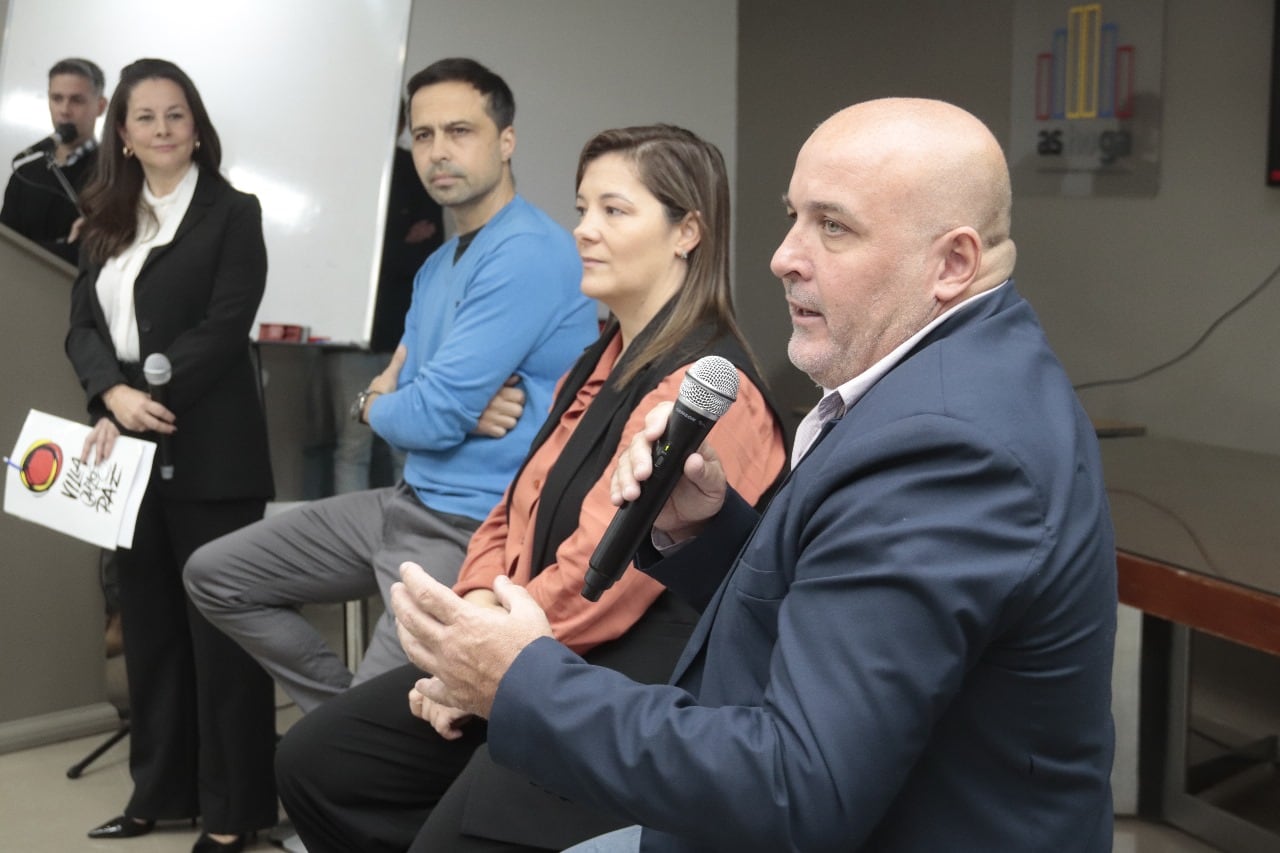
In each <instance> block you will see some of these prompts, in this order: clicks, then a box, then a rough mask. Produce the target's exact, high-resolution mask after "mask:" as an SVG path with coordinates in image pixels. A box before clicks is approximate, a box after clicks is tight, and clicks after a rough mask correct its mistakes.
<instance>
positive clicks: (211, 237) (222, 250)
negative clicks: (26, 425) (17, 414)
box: [66, 171, 273, 500]
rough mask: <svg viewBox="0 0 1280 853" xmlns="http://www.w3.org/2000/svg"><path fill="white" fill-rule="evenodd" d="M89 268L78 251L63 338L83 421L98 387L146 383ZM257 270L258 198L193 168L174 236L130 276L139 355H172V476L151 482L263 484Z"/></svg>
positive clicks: (191, 489)
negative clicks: (255, 350)
mask: <svg viewBox="0 0 1280 853" xmlns="http://www.w3.org/2000/svg"><path fill="white" fill-rule="evenodd" d="M100 270H101V267H100V266H97V265H94V264H92V263H91V262H90V261H89V260H88V259H87V258H84V257H82V259H81V263H80V272H79V275H78V276H77V277H76V281H75V284H74V285H73V286H72V290H71V329H70V331H69V332H68V333H67V340H66V351H67V355H68V357H69V358H70V359H71V363H72V366H73V368H74V369H75V372H76V376H77V377H78V378H79V380H80V384H81V386H82V387H83V388H84V390H85V394H86V396H87V397H88V407H89V414H90V417H91V418H92V420H93V421H97V420H98V419H99V418H101V417H105V416H107V415H108V412H107V408H106V405H105V404H104V403H103V402H102V393H103V392H104V391H106V390H107V389H108V388H110V387H112V386H113V385H116V384H118V383H121V382H123V383H126V384H128V385H131V386H133V387H135V388H139V389H142V390H146V382H145V380H144V379H143V376H142V367H141V365H140V364H134V363H127V364H122V363H121V362H120V361H119V360H118V359H117V358H116V354H115V347H114V345H113V344H112V342H111V336H110V333H109V331H108V327H107V320H106V315H105V314H104V313H103V311H102V306H101V304H100V303H99V301H98V296H97V287H96V285H97V281H98V274H99V272H100ZM266 277H267V250H266V245H265V243H264V242H263V238H262V208H261V206H260V205H259V204H258V200H257V198H255V197H254V196H252V195H248V194H246V193H242V192H239V191H237V190H235V189H234V188H233V187H232V186H231V185H230V184H228V183H227V182H226V180H225V179H223V178H222V177H221V176H220V175H217V174H211V173H209V172H207V171H202V172H201V173H200V176H199V179H198V181H197V183H196V188H195V193H194V195H193V197H192V199H191V205H190V206H189V207H188V209H187V213H186V215H185V216H184V217H183V219H182V222H181V223H180V224H179V225H178V230H177V232H176V233H175V234H174V237H173V240H172V241H170V242H169V243H168V244H167V245H164V246H158V247H156V248H154V249H152V250H151V253H150V255H148V257H147V259H146V261H145V262H144V264H143V266H142V270H141V271H140V272H139V274H138V278H137V281H136V283H135V286H134V296H133V301H134V310H135V313H136V315H137V320H138V340H139V344H140V352H141V355H142V358H143V360H145V359H146V357H147V356H148V355H151V354H152V353H157V352H159V353H164V354H165V355H166V356H168V358H169V361H170V363H171V364H172V365H173V378H172V380H171V381H170V382H169V399H168V407H169V409H170V410H171V411H173V413H174V415H175V417H176V426H177V432H175V433H174V435H173V437H172V446H173V461H174V476H173V479H172V480H161V479H159V477H158V476H156V475H155V473H154V471H153V478H152V484H151V487H150V488H152V489H159V495H160V496H163V497H168V498H177V499H184V500H223V499H240V498H263V499H270V498H271V497H272V496H273V483H272V477H271V464H270V458H269V453H268V447H267V427H266V417H265V415H264V413H263V407H262V399H261V395H260V393H259V386H258V380H257V373H256V370H255V368H254V362H253V358H252V354H251V351H250V343H249V332H250V329H251V328H252V324H253V318H254V315H255V314H256V313H257V310H258V304H259V302H260V301H261V299H262V293H263V290H264V289H265V287H266ZM122 432H126V434H128V433H127V431H124V430H123V429H122ZM133 434H134V435H137V434H136V433H133ZM139 437H142V438H149V439H154V438H155V437H156V436H155V434H153V433H147V434H142V435H140V436H139Z"/></svg>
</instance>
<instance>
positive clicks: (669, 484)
mask: <svg viewBox="0 0 1280 853" xmlns="http://www.w3.org/2000/svg"><path fill="white" fill-rule="evenodd" d="M715 423H716V422H715V421H713V420H710V419H709V418H706V417H703V416H702V415H700V414H698V413H696V412H693V411H692V410H690V409H688V408H686V407H685V406H683V405H682V404H681V403H679V402H677V403H676V407H675V408H674V409H673V410H672V412H671V419H670V420H669V421H668V422H667V429H666V432H664V433H663V435H662V438H660V439H659V440H658V442H657V443H656V444H655V445H654V446H653V474H652V475H651V476H650V477H649V479H647V480H645V481H644V482H643V483H641V484H640V497H638V498H636V499H635V501H629V502H626V503H624V504H622V506H620V507H618V511H617V512H616V513H614V516H613V520H612V521H610V522H609V527H608V528H607V529H606V530H605V532H604V535H603V536H602V537H600V542H599V544H597V545H596V549H595V551H593V552H592V553H591V558H590V560H588V561H587V576H586V582H585V583H584V585H583V587H582V596H583V598H586V599H587V600H588V601H598V600H599V599H600V596H601V595H602V594H603V593H604V591H605V590H607V589H608V588H609V587H611V586H613V584H614V583H615V582H616V581H617V580H618V578H620V577H622V573H623V572H624V571H626V568H627V566H628V565H630V564H631V560H632V559H633V558H634V557H635V555H636V552H637V551H639V550H640V545H641V543H642V542H644V539H645V537H646V536H648V535H649V531H650V530H651V529H652V528H653V521H654V519H656V518H657V517H658V513H660V512H661V511H662V508H663V507H664V506H666V504H667V499H668V498H670V497H671V493H672V491H674V490H675V487H676V484H677V483H679V482H680V478H681V477H682V476H683V475H684V463H685V460H686V459H688V458H689V455H690V454H691V453H693V452H694V451H695V450H697V449H698V447H699V446H700V445H701V444H702V441H703V439H705V438H706V437H707V433H708V432H710V431H711V428H712V427H713V426H715Z"/></svg>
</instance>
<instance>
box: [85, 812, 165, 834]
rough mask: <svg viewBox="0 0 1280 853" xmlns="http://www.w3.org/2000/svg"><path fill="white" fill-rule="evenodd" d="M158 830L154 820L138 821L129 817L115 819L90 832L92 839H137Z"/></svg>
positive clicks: (121, 816)
mask: <svg viewBox="0 0 1280 853" xmlns="http://www.w3.org/2000/svg"><path fill="white" fill-rule="evenodd" d="M155 828H156V822H155V821H154V820H144V821H136V820H134V819H133V818H131V817H129V816H128V815H120V816H119V817H113V818H112V819H111V820H109V821H107V822H106V823H104V824H102V826H95V827H94V828H93V829H91V830H89V837H90V838H137V837H138V836H139V835H146V834H147V833H148V832H150V831H151V830H153V829H155Z"/></svg>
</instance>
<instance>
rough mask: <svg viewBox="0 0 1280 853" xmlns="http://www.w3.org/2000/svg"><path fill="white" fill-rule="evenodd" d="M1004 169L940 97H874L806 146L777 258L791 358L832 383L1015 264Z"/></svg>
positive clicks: (988, 143) (977, 126)
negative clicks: (790, 221) (789, 325)
mask: <svg viewBox="0 0 1280 853" xmlns="http://www.w3.org/2000/svg"><path fill="white" fill-rule="evenodd" d="M1010 203H1011V194H1010V191H1009V170H1008V167H1007V166H1006V165H1005V161H1004V155H1003V153H1002V152H1001V150H1000V146H999V144H998V143H997V142H996V140H995V138H994V137H992V135H991V132H990V131H989V130H987V128H986V127H985V126H984V125H983V124H982V122H980V121H978V120H977V119H976V118H974V117H973V116H972V115H970V114H969V113H967V112H965V111H964V110H962V109H960V108H958V107H954V106H952V105H950V104H945V103H942V102H940V101H928V100H920V99H910V98H891V99H885V100H878V101H868V102H866V103H862V104H858V105H856V106H853V107H849V108H848V109H846V110H842V111H840V112H838V113H836V114H835V115H834V116H832V117H831V118H829V119H827V120H826V121H825V122H823V123H822V124H821V125H820V126H819V127H818V129H817V130H815V131H814V132H813V135H812V136H810V137H809V140H808V141H807V142H805V144H804V146H803V147H802V148H801V149H800V154H799V156H797V158H796V167H795V170H794V172H792V175H791V183H790V185H789V187H788V190H787V196H786V204H787V207H788V211H789V213H790V214H791V216H792V218H793V219H794V223H793V224H792V227H791V229H790V231H789V232H788V233H787V236H786V238H785V239H784V240H783V242H782V245H781V246H779V247H778V251H777V252H775V253H774V256H773V262H772V264H771V267H772V269H773V272H774V274H775V275H777V276H778V278H780V279H781V280H782V282H783V284H784V286H785V287H786V291H787V302H788V306H789V308H790V312H791V321H792V336H791V343H790V345H789V347H788V353H789V355H790V356H791V360H792V363H793V364H795V365H796V366H797V367H799V368H800V369H801V370H803V371H804V372H805V373H807V374H809V376H810V377H812V378H813V380H814V381H815V382H817V383H818V384H819V385H822V386H823V387H824V388H835V387H837V386H838V385H839V384H841V383H843V382H846V381H848V380H849V379H851V378H853V377H854V376H856V375H857V374H858V373H860V372H862V371H864V370H866V369H867V368H869V367H870V366H871V365H873V364H874V363H875V362H876V361H878V360H879V359H881V358H883V357H884V356H886V355H887V354H888V353H890V352H891V351H892V350H893V349H894V348H895V347H897V346H898V345H899V344H901V343H902V342H903V341H905V340H907V339H908V338H910V337H911V336H912V335H913V334H915V333H916V332H918V331H919V330H920V329H922V328H924V327H925V326H926V325H927V324H928V323H929V322H931V321H932V320H933V319H934V318H935V317H937V316H939V315H940V314H942V313H943V312H945V311H947V310H949V309H950V308H952V307H954V306H956V305H959V304H960V303H961V302H963V301H965V300H966V299H968V298H970V297H972V296H975V295H977V294H979V293H981V292H983V291H985V290H990V289H991V288H993V287H996V286H998V285H999V284H1000V283H1001V282H1003V281H1005V280H1006V279H1007V278H1009V276H1010V274H1011V273H1012V272H1013V263H1014V257H1015V254H1016V253H1015V250H1014V245H1013V241H1012V240H1011V239H1010V238H1009V208H1010Z"/></svg>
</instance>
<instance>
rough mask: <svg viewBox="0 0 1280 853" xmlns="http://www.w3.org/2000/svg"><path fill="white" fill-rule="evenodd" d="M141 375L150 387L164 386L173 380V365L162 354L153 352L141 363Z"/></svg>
mask: <svg viewBox="0 0 1280 853" xmlns="http://www.w3.org/2000/svg"><path fill="white" fill-rule="evenodd" d="M142 374H143V375H144V376H146V377H147V383H148V384H150V385H164V384H166V383H167V382H168V381H169V380H170V379H171V378H173V365H171V364H170V363H169V357H168V356H167V355H165V354H164V353H162V352H153V353H151V355H149V356H147V360H146V361H144V362H143V363H142Z"/></svg>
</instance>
